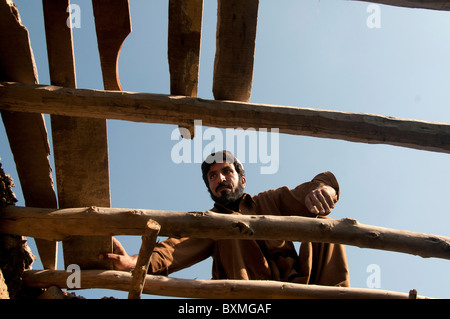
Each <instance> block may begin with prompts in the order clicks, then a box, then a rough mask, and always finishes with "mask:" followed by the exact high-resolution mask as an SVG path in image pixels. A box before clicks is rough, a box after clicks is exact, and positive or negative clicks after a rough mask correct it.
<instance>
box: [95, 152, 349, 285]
mask: <svg viewBox="0 0 450 319" xmlns="http://www.w3.org/2000/svg"><path fill="white" fill-rule="evenodd" d="M201 168H202V174H203V180H204V182H205V185H206V187H207V189H208V191H209V193H210V195H211V197H212V199H213V200H214V202H215V204H214V208H213V209H212V211H214V212H217V213H223V214H244V215H284V216H289V215H297V216H307V217H312V218H328V217H326V215H328V214H329V213H330V212H331V210H332V209H333V208H334V205H335V203H336V202H337V201H338V199H339V193H340V190H339V184H338V182H337V180H336V178H335V176H334V175H333V174H332V173H330V172H324V173H321V174H319V175H317V176H316V177H314V179H313V180H312V181H310V182H306V183H303V184H301V185H299V186H297V187H296V188H295V189H289V188H288V187H281V188H278V189H273V190H269V191H266V192H262V193H260V194H258V195H256V196H250V195H248V194H246V193H244V188H245V185H246V177H245V172H244V169H243V166H242V164H241V163H240V162H239V160H238V159H237V158H235V157H234V156H233V154H231V153H230V152H228V151H222V152H217V153H213V154H211V155H210V156H209V157H208V158H207V159H206V160H205V161H204V162H203V164H202V167H201ZM114 246H115V248H114V254H107V255H106V256H104V257H103V258H108V259H110V260H112V261H113V263H114V267H115V269H117V270H126V271H129V270H131V269H133V268H134V267H135V265H136V261H137V255H135V256H130V255H128V254H127V253H126V251H125V249H124V248H123V247H122V245H121V244H120V243H119V242H118V241H117V240H116V239H114ZM210 256H212V258H213V267H212V268H213V269H212V278H213V279H243V280H278V281H285V282H296V283H303V284H316V285H328V286H349V285H350V281H349V274H348V265H347V258H346V255H345V249H344V246H342V245H338V244H328V243H307V242H306V243H302V244H301V246H300V251H299V253H298V254H297V251H296V249H295V247H294V245H293V243H292V242H290V241H284V240H281V239H280V240H241V239H224V240H212V239H202V238H181V239H177V238H169V239H167V240H165V241H163V242H161V243H159V244H158V245H157V246H156V247H155V249H154V251H153V254H152V257H151V260H150V267H149V273H151V274H157V275H168V274H170V273H172V272H175V271H177V270H180V269H183V268H186V267H189V266H191V265H193V264H195V263H197V262H200V261H202V260H204V259H206V258H208V257H210Z"/></svg>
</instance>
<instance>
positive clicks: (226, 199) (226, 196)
mask: <svg viewBox="0 0 450 319" xmlns="http://www.w3.org/2000/svg"><path fill="white" fill-rule="evenodd" d="M224 185H225V186H230V185H229V184H228V183H226V182H225V183H221V184H219V185H218V186H217V187H216V189H217V188H219V187H220V186H224ZM208 190H209V189H208ZM209 194H210V195H211V198H212V199H213V201H215V202H216V203H219V204H222V205H223V206H225V207H227V208H229V207H232V206H233V204H234V203H236V201H238V200H239V199H240V198H241V197H242V195H244V186H243V185H242V183H241V182H239V184H238V187H237V189H236V190H235V191H232V192H224V193H223V194H222V195H221V196H220V197H217V196H214V195H213V193H212V192H211V190H209Z"/></svg>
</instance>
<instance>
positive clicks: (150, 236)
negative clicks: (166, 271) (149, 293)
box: [128, 219, 161, 299]
mask: <svg viewBox="0 0 450 319" xmlns="http://www.w3.org/2000/svg"><path fill="white" fill-rule="evenodd" d="M160 229H161V226H160V225H159V224H158V223H157V222H156V221H153V220H151V219H150V220H149V221H148V222H147V225H146V228H145V233H144V235H143V236H142V245H141V249H140V250H139V256H138V260H137V262H136V268H135V269H134V270H133V279H132V281H131V287H130V291H129V293H128V299H139V298H140V297H141V295H142V290H143V289H144V283H145V276H146V275H147V271H148V267H149V264H150V257H151V256H152V252H153V249H154V248H155V246H156V239H157V237H158V234H159V230H160Z"/></svg>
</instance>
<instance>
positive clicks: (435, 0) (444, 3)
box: [356, 0, 450, 11]
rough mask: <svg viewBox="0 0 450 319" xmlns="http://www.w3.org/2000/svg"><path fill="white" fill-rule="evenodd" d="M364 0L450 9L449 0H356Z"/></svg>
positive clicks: (421, 7) (404, 5)
mask: <svg viewBox="0 0 450 319" xmlns="http://www.w3.org/2000/svg"><path fill="white" fill-rule="evenodd" d="M356 1H363V2H371V3H379V4H386V5H389V6H395V7H405V8H414V9H431V10H442V11H450V1H449V0H426V1H424V0H356Z"/></svg>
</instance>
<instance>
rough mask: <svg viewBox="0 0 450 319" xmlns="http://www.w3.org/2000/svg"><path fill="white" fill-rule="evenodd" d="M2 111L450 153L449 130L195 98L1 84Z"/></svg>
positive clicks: (374, 117) (395, 120)
mask: <svg viewBox="0 0 450 319" xmlns="http://www.w3.org/2000/svg"><path fill="white" fill-rule="evenodd" d="M0 110H9V111H15V112H19V111H21V112H33V113H50V114H59V115H71V116H80V117H91V118H104V119H105V118H106V119H116V120H125V121H134V122H146V123H161V124H177V125H190V124H192V119H197V120H201V121H202V124H203V125H205V126H213V127H219V128H242V129H248V128H255V129H260V128H266V129H269V130H270V129H272V128H277V129H278V130H279V132H280V133H286V134H294V135H306V136H315V137H322V138H334V139H342V140H346V141H352V142H360V143H374V144H388V145H395V146H402V147H409V148H414V149H420V150H427V151H435V152H443V153H450V124H448V123H434V122H425V121H418V120H409V119H400V118H393V117H387V116H381V115H372V114H364V113H348V112H338V111H330V110H319V109H310V108H301V107H290V106H276V105H267V104H256V103H244V102H236V101H211V100H204V99H199V98H192V97H182V96H169V95H160V94H150V93H131V92H114V91H97V90H87V89H76V90H75V89H69V88H61V87H55V86H43V85H27V84H19V83H8V82H3V83H0Z"/></svg>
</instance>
